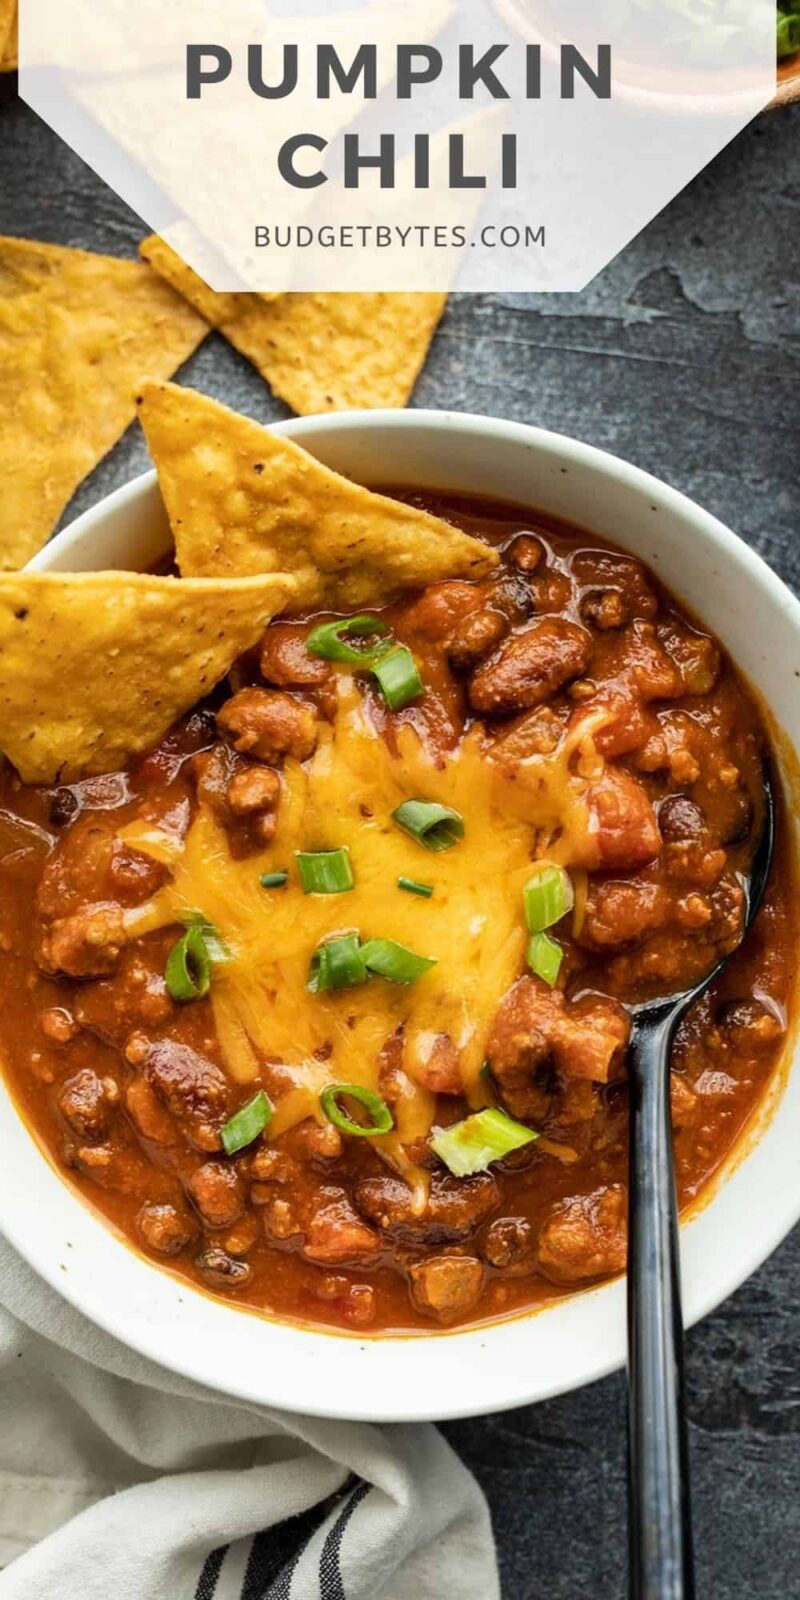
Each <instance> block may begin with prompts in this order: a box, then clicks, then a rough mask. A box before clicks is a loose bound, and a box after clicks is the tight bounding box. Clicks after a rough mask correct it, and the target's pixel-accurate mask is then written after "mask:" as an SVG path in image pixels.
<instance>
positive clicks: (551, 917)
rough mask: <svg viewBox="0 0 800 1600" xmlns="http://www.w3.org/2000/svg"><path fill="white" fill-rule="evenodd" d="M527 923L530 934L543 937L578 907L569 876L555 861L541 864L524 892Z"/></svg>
mask: <svg viewBox="0 0 800 1600" xmlns="http://www.w3.org/2000/svg"><path fill="white" fill-rule="evenodd" d="M522 899H523V903H524V906H525V923H526V926H527V929H528V932H529V933H543V932H544V930H545V928H552V926H553V923H554V922H560V921H561V918H562V917H565V916H566V914H567V912H568V911H571V910H572V907H573V906H574V904H575V893H574V890H573V888H572V880H571V879H570V876H569V873H568V872H565V871H564V868H563V867H557V866H556V865H555V864H554V862H552V861H541V862H540V863H539V864H538V866H537V867H536V870H535V872H534V874H533V877H532V878H529V879H528V881H527V883H526V885H525V887H524V889H523V891H522Z"/></svg>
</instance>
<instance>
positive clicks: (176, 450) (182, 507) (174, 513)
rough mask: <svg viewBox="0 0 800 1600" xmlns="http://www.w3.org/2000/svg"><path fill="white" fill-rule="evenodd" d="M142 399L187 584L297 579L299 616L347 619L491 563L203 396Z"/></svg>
mask: <svg viewBox="0 0 800 1600" xmlns="http://www.w3.org/2000/svg"><path fill="white" fill-rule="evenodd" d="M141 394H142V402H141V406H140V411H139V415H140V417H141V421H142V425H143V427H144V430H145V433H146V435H147V442H148V444H149V446H150V452H151V455H152V457H153V460H154V461H155V464H156V467H157V468H158V478H159V484H160V486H161V492H162V495H163V497H164V501H165V504H166V507H167V512H168V515H169V519H170V525H171V527H172V532H173V537H174V539H175V545H176V548H177V552H178V565H179V567H180V570H181V572H182V573H183V575H184V577H204V576H205V577H208V576H211V575H214V576H217V577H225V576H228V575H230V576H233V575H238V576H244V575H245V574H247V573H256V572H292V573H294V574H295V575H296V576H297V579H298V591H297V605H298V606H299V607H311V606H314V605H319V604H326V605H330V606H332V607H334V608H336V609H339V608H341V609H342V610H347V609H348V608H350V607H353V606H355V607H358V606H362V605H377V604H379V603H380V602H381V601H385V600H387V599H389V598H390V596H391V594H392V593H393V592H396V591H398V590H402V589H410V588H418V587H419V586H420V585H421V584H426V583H435V582H437V581H439V580H440V579H443V578H474V577H480V576H481V575H482V574H484V573H486V572H488V571H489V570H490V569H491V568H492V567H493V566H494V565H495V564H496V562H497V556H496V555H495V553H494V552H493V551H492V550H491V549H490V548H489V547H488V546H487V545H485V544H482V543H481V542H480V541H479V540H478V539H472V538H470V537H469V535H468V534H465V533H462V532H461V530H460V529H459V528H454V527H452V526H451V525H450V523H448V522H443V521H442V520H441V519H440V518H439V517H433V516H430V515H429V514H428V512H426V511H420V510H417V509H416V508H415V507H413V506H407V505H403V504H401V503H400V502H399V501H396V500H390V499H388V498H387V497H386V496H385V495H380V494H374V493H373V492H372V491H371V490H369V489H364V488H362V486H361V485H360V484H356V483H351V482H349V480H348V479H347V478H342V477H340V476H339V474H338V473H336V472H331V470H330V469H329V468H328V467H324V466H322V464H321V463H320V462H319V461H317V460H316V458H315V457H314V456H312V455H309V453H308V451H306V450H302V449H301V448H300V446H299V445H296V444H292V443H291V441H290V440H288V439H280V438H277V437H276V435H275V434H273V433H270V432H269V430H268V429H267V428H263V427H261V425H260V424H259V423H257V422H251V421H250V420H249V418H247V417H240V416H237V415H236V413H235V412H233V411H228V410H227V408H226V407H225V406H222V405H220V404H219V403H218V402H217V401H216V400H210V399H209V398H208V396H206V395H202V394H197V393H196V392H195V391H194V390H192V389H182V388H179V387H178V386H177V385H175V384H171V383H146V384H144V385H143V386H142V391H141Z"/></svg>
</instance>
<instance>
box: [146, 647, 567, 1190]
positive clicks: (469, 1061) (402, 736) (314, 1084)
mask: <svg viewBox="0 0 800 1600" xmlns="http://www.w3.org/2000/svg"><path fill="white" fill-rule="evenodd" d="M338 682H339V706H338V714H337V717H336V721H335V723H334V724H333V725H332V726H331V725H329V724H326V725H323V727H322V728H321V730H320V738H319V744H318V747H317V750H316V753H315V755H314V756H313V757H312V758H311V759H310V760H309V761H307V762H306V763H305V764H303V765H300V764H299V763H298V762H296V761H292V760H287V762H286V765H285V767H284V770H283V774H282V788H283V793H282V797H281V803H280V810H279V814H278V827H277V832H276V835H275V838H274V840H273V842H272V843H271V845H270V846H269V848H267V849H264V850H262V851H261V852H260V853H259V854H258V855H255V856H249V857H247V858H246V859H244V860H239V861H236V860H234V859H233V858H232V857H231V854H230V852H229V849H228V842H227V838H226V835H225V832H224V830H223V829H222V827H221V826H220V825H219V824H218V823H217V822H216V821H215V819H214V818H213V817H212V815H211V813H210V812H209V811H208V810H207V809H205V808H202V807H201V809H200V811H199V813H198V815H197V817H196V818H195V821H194V822H193V824H192V827H191V828H190V830H189V833H188V835H187V837H186V840H185V844H184V846H183V848H182V849H180V848H178V849H177V850H176V848H175V841H174V840H172V841H170V836H169V835H165V834H163V833H159V830H158V829H154V828H152V827H145V826H144V825H140V824H136V823H134V824H132V825H130V826H129V827H128V828H126V829H124V830H123V831H122V833H121V835H120V837H122V838H123V839H125V840H126V842H128V843H129V844H130V845H132V846H133V847H134V848H136V849H139V850H142V851H143V852H144V853H146V854H149V855H152V856H154V857H155V858H156V859H157V860H159V861H162V862H164V863H165V864H167V865H168V866H169V867H170V870H171V871H172V873H173V877H172V881H171V883H170V884H169V885H168V886H167V887H166V888H165V889H162V890H161V891H160V892H159V894H157V895H156V896H154V897H153V899H151V900H150V901H148V902H147V903H146V904H145V905H143V906H139V907H136V908H135V909H134V910H132V911H129V912H128V913H126V924H127V930H128V933H129V935H130V936H132V937H136V936H138V935H141V934H144V933H147V932H150V931H152V930H153V929H155V928H158V927H163V926H165V925H167V924H169V923H170V922H173V921H176V920H177V919H178V918H179V916H180V914H181V912H185V911H190V910H191V911H199V912H201V913H202V914H203V916H204V917H206V918H208V920H209V921H210V922H212V923H213V924H214V926H215V927H216V928H217V929H218V930H219V932H220V933H221V935H222V936H223V938H224V940H225V942H226V944H227V945H228V947H229V949H230V952H231V956H232V959H231V961H230V962H229V963H228V964H226V965H224V966H218V967H215V969H214V974H213V981H212V988H211V1000H212V1005H213V1009H214V1019H215V1023H216V1030H217V1037H218V1041H219V1046H220V1051H221V1053H222V1056H223V1059H224V1061H225V1063H226V1065H227V1068H228V1070H229V1072H230V1074H231V1076H232V1077H234V1078H235V1079H237V1080H238V1081H240V1082H247V1081H252V1080H253V1079H254V1078H256V1077H257V1076H258V1074H259V1070H260V1063H261V1062H262V1061H263V1060H265V1059H270V1060H273V1061H280V1062H282V1063H284V1064H285V1065H286V1067H287V1069H288V1072H289V1075H290V1078H291V1083H292V1087H291V1088H290V1089H289V1091H288V1093H287V1094H286V1095H285V1096H284V1097H283V1098H282V1099H280V1100H279V1102H278V1105H277V1107H276V1110H275V1115H274V1117H273V1119H272V1122H271V1125H270V1131H271V1133H274V1134H278V1133H281V1132H284V1131H285V1130H286V1129H287V1128H290V1127H292V1126H294V1125H295V1124H296V1123H298V1122H300V1121H302V1120H304V1119H305V1118H307V1117H320V1115H321V1113H320V1108H319V1093H320V1090H321V1089H323V1088H324V1087H325V1085H326V1084H328V1083H332V1082H338V1083H357V1084H361V1085H364V1086H366V1087H368V1088H372V1089H377V1088H378V1068H379V1057H380V1053H381V1050H382V1047H383V1046H384V1045H385V1044H386V1042H387V1040H388V1039H389V1038H390V1037H391V1036H392V1035H393V1034H395V1033H396V1032H397V1031H398V1030H402V1041H403V1043H402V1048H403V1065H404V1068H405V1071H406V1073H407V1075H408V1080H409V1081H408V1086H407V1089H406V1090H405V1092H404V1093H403V1095H402V1096H401V1097H400V1099H399V1101H398V1102H397V1104H396V1105H395V1107H394V1112H395V1121H396V1128H395V1131H394V1133H392V1134H389V1135H386V1136H384V1137H383V1138H381V1139H377V1140H376V1141H375V1143H376V1145H377V1146H379V1147H381V1148H382V1150H383V1153H384V1155H385V1156H386V1158H387V1159H388V1160H390V1161H391V1162H392V1164H393V1165H395V1166H396V1167H397V1168H398V1169H399V1170H401V1171H404V1172H405V1174H406V1176H407V1177H408V1178H409V1181H410V1182H412V1185H414V1186H415V1187H416V1188H417V1189H419V1191H420V1193H419V1197H418V1198H419V1202H420V1203H421V1204H422V1203H424V1192H423V1189H424V1177H423V1175H422V1174H421V1173H420V1172H419V1170H418V1169H416V1168H412V1167H411V1164H410V1162H409V1161H408V1159H407V1157H406V1155H405V1150H404V1146H406V1145H408V1144H410V1143H412V1142H413V1141H414V1140H416V1139H419V1138H424V1137H425V1136H426V1135H427V1134H428V1132H429V1130H430V1128H431V1125H432V1121H433V1117H434V1112H435V1097H434V1096H433V1095H432V1094H431V1093H429V1092H428V1090H427V1089H425V1088H424V1087H423V1086H422V1085H421V1083H420V1082H419V1081H418V1079H419V1075H420V1073H421V1070H422V1068H423V1067H424V1064H425V1062H426V1061H427V1060H428V1058H429V1057H430V1054H431V1051H432V1049H433V1048H434V1044H435V1041H436V1038H437V1036H438V1035H440V1034H448V1035H449V1037H450V1039H451V1040H452V1041H453V1044H454V1045H455V1046H456V1049H457V1050H458V1052H459V1056H460V1061H461V1072H462V1078H463V1082H464V1089H465V1093H466V1095H467V1098H468V1100H469V1101H470V1103H471V1104H472V1105H473V1106H480V1105H482V1104H485V1091H484V1084H483V1080H482V1079H481V1077H480V1069H481V1066H482V1063H483V1060H484V1053H485V1045H486V1039H487V1035H488V1032H489V1029H490V1027H491V1024H492V1019H493V1017H494V1014H495V1012H496V1009H497V1006H498V1003H499V1001H500V999H501V998H502V996H503V994H504V993H505V992H506V990H507V989H508V988H509V987H510V986H511V984H512V983H513V982H514V981H515V979H516V978H517V977H518V976H519V974H520V973H521V971H522V970H523V967H524V955H525V945H526V932H525V926H524V920H523V915H522V887H523V884H524V883H525V881H526V879H527V877H528V875H529V873H530V868H531V861H532V859H534V858H535V857H536V856H540V855H544V854H547V855H548V856H549V857H550V858H551V859H556V860H558V861H560V862H562V863H563V864H564V865H566V866H569V864H570V862H571V860H573V859H578V858H580V856H581V854H582V851H583V850H584V849H585V841H586V834H587V828H588V826H589V819H588V816H587V809H586V806H585V803H584V801H583V798H582V797H583V793H584V791H585V787H586V782H587V779H588V777H589V776H590V775H591V776H594V775H595V773H596V766H597V757H596V752H595V751H594V746H593V741H592V733H593V731H594V728H595V726H596V719H594V720H592V719H589V718H586V719H584V720H583V722H582V723H580V724H579V726H578V727H577V728H575V729H574V730H572V731H571V732H570V733H568V734H567V735H565V737H564V739H563V740H562V741H561V743H560V745H559V746H558V748H557V750H556V751H554V752H553V754H552V755H550V756H541V755H537V756H532V757H530V758H528V759H527V760H526V761H523V762H521V763H517V764H515V765H514V766H513V768H508V769H506V768H504V767H503V766H502V765H501V764H500V763H499V762H497V763H496V762H494V761H492V760H491V759H487V757H490V755H491V745H490V744H489V742H488V740H487V739H486V736H485V735H484V734H483V733H482V732H481V731H480V730H479V729H478V728H473V729H472V730H470V731H469V732H468V733H467V734H466V735H465V737H464V738H463V740H462V742H461V744H460V746H459V748H458V749H457V750H455V751H453V752H452V753H451V754H450V755H449V756H441V755H439V754H438V753H433V752H431V751H429V750H428V749H427V748H426V747H425V746H424V744H423V743H422V742H421V740H420V738H419V736H418V735H417V733H416V732H415V731H414V729H413V728H411V727H410V726H408V725H403V726H401V727H400V728H399V729H398V730H397V736H396V738H397V751H396V753H393V752H392V751H391V750H390V748H389V746H388V744H387V742H386V740H385V739H384V738H383V737H382V736H381V735H380V734H379V733H378V732H377V731H376V729H375V728H374V727H373V726H372V725H371V723H370V721H369V718H368V716H367V713H366V710H365V707H364V701H363V699H362V696H361V693H360V691H359V689H358V686H357V684H356V682H355V680H354V679H353V678H352V677H350V676H349V675H348V674H342V675H341V676H340V678H339V680H338ZM573 769H575V770H573ZM582 769H583V770H582ZM412 797H418V798H421V799H426V800H436V801H439V802H441V803H442V804H443V805H447V806H453V807H455V809H456V810H457V811H460V812H461V813H462V815H463V817H464V820H465V824H466V834H465V838H464V840H463V841H462V842H461V843H459V844H458V845H456V846H455V847H454V848H453V849H451V850H448V851H443V852H441V853H433V852H428V851H426V850H425V849H424V848H423V847H422V846H421V845H420V844H418V843H417V842H416V841H415V840H414V839H411V838H409V837H408V835H407V834H405V833H404V832H403V831H402V829H400V828H399V827H398V826H397V825H396V824H395V823H394V822H393V821H392V819H391V813H392V812H393V811H394V809H395V807H396V806H398V805H399V804H400V803H401V802H402V801H403V800H406V799H409V798H412ZM342 845H346V846H347V847H348V849H349V851H350V860H351V863H352V868H353V874H354V877H355V888H354V889H353V890H351V891H350V892H348V893H345V894H340V895H329V896H323V895H305V894H304V893H303V892H302V889H301V888H300V884H299V881H298V877H297V872H296V868H295V865H294V855H295V852H296V851H298V850H321V849H333V848H336V847H338V846H342ZM281 868H288V869H289V881H288V883H287V884H286V886H285V887H284V888H280V889H263V888H262V887H261V885H260V882H259V879H260V876H261V875H262V874H263V873H266V872H271V871H275V870H277V869H281ZM401 876H405V877H409V878H420V877H422V878H424V879H425V880H426V881H429V882H431V883H432V884H433V885H434V894H433V897H432V899H430V900H423V899H421V898H419V897H417V896H414V895H410V894H405V893H403V892H402V891H401V890H399V889H398V887H397V879H398V877H401ZM353 929H357V930H358V931H359V933H360V934H361V937H362V938H363V939H365V940H366V939H370V938H375V937H380V936H385V937H389V938H392V939H395V940H398V941H399V942H400V943H401V944H404V945H407V946H408V947H409V948H410V949H412V950H414V951H416V952H417V953H418V954H420V955H424V956H430V957H433V958H434V959H435V961H436V966H435V967H433V968H431V970H430V971H429V972H427V973H425V975H424V976H423V977H422V978H420V979H419V980H418V981H417V982H416V983H415V984H413V985H411V986H409V987H400V986H397V985H394V984H391V983H388V982H384V981H383V980H380V979H374V980H373V981H371V982H369V983H367V984H366V985H364V986H363V987H360V988H354V989H348V990H344V991H340V992H338V993H334V994H324V993H323V994H321V995H310V994H308V993H307V991H306V981H307V978H308V973H309V965H310V962H311V958H312V955H313V953H314V950H315V949H316V946H317V945H318V944H319V942H320V941H321V940H322V939H324V938H326V937H327V936H329V935H331V934H335V933H342V932H347V931H349V930H353Z"/></svg>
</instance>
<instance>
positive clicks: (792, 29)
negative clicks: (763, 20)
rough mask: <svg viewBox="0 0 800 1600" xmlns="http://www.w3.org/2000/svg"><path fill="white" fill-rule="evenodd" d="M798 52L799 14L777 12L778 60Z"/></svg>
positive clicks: (795, 12)
mask: <svg viewBox="0 0 800 1600" xmlns="http://www.w3.org/2000/svg"><path fill="white" fill-rule="evenodd" d="M798 50H800V12H797V11H794V12H793V11H788V12H784V11H779V12H778V60H779V61H782V60H783V57H784V56H793V55H795V54H796V52H797V51H798Z"/></svg>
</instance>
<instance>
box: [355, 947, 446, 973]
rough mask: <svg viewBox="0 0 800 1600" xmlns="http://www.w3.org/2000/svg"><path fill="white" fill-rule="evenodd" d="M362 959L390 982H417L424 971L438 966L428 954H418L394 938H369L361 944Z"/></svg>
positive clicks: (367, 966) (371, 969)
mask: <svg viewBox="0 0 800 1600" xmlns="http://www.w3.org/2000/svg"><path fill="white" fill-rule="evenodd" d="M361 959H362V961H363V962H364V965H365V967H366V969H367V972H369V973H372V974H374V975H375V977H378V978H388V980H389V982H390V983H416V980H417V978H421V977H422V975H423V973H424V972H428V971H430V968H431V967H435V966H436V962H435V961H432V960H430V959H429V957H428V956H418V955H416V953H415V952H414V951H413V950H407V949H406V947H405V945H404V944H397V943H396V941H395V940H394V939H369V940H368V941H367V943H366V944H362V946H361Z"/></svg>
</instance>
